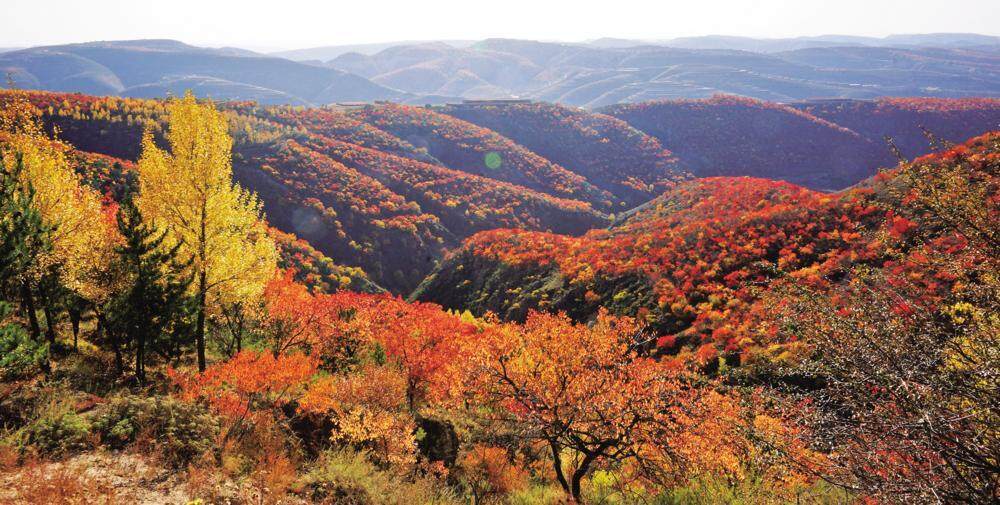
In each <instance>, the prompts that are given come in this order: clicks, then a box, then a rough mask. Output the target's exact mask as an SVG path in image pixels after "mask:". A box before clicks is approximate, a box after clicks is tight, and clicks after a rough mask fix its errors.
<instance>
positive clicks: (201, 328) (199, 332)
mask: <svg viewBox="0 0 1000 505" xmlns="http://www.w3.org/2000/svg"><path fill="white" fill-rule="evenodd" d="M206 288H207V286H206V279H205V271H204V270H202V271H201V273H199V274H198V326H197V328H196V329H195V340H196V345H197V347H198V371H199V372H204V371H205V367H206V363H205V290H206Z"/></svg>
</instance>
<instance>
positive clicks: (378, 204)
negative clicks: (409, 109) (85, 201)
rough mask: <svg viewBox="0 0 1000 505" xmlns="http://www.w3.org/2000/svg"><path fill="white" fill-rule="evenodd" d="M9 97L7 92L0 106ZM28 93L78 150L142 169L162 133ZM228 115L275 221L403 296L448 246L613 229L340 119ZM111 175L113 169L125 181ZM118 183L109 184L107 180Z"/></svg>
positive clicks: (246, 176)
mask: <svg viewBox="0 0 1000 505" xmlns="http://www.w3.org/2000/svg"><path fill="white" fill-rule="evenodd" d="M8 95H9V93H4V94H0V102H2V101H3V100H4V99H5V97H6V96H8ZM27 96H28V97H29V98H30V99H31V101H32V102H33V103H34V104H35V105H36V106H37V107H38V108H39V109H40V110H41V111H42V118H43V121H44V123H45V125H46V126H47V127H48V128H49V129H50V130H58V131H59V135H60V138H62V139H64V140H66V141H67V142H69V143H71V144H73V145H74V146H76V147H77V148H78V149H80V150H81V151H85V152H88V153H100V154H103V155H107V156H113V157H115V158H120V159H121V160H130V161H134V160H135V159H137V157H138V154H139V142H140V140H141V134H142V131H143V129H144V128H147V127H148V128H151V129H152V131H153V132H154V133H155V134H156V135H157V136H158V137H160V136H162V133H161V132H162V128H163V115H164V111H165V108H164V103H163V102H162V101H156V100H139V99H119V98H96V97H91V96H86V95H69V94H54V93H42V92H30V93H28V95H27ZM223 109H224V111H225V113H226V114H227V115H228V118H229V121H230V130H231V132H232V134H233V136H234V138H235V140H236V143H235V146H234V150H233V151H234V153H233V164H234V175H235V178H236V180H237V181H238V182H239V183H240V184H242V185H243V186H244V187H246V188H247V189H250V190H252V191H254V192H256V193H257V194H258V195H259V196H260V197H261V199H262V201H263V203H264V211H265V213H266V214H267V217H268V220H269V221H270V224H271V225H272V226H274V227H276V228H278V229H280V230H282V231H284V232H287V233H293V234H295V235H296V236H298V237H299V238H301V239H304V240H306V241H307V242H308V243H309V244H310V245H311V246H312V247H315V248H316V250H317V251H320V252H321V253H322V254H324V255H326V256H328V257H329V258H330V259H331V260H332V261H333V262H334V263H335V264H337V265H343V266H345V267H359V268H361V269H362V270H363V272H364V273H365V274H367V275H368V276H370V279H371V280H372V281H373V282H374V283H375V284H377V285H379V286H383V287H385V288H387V289H390V290H392V291H394V292H398V293H407V292H409V291H410V290H411V289H412V288H413V287H414V286H416V285H417V284H418V283H419V282H420V281H421V280H422V279H423V278H424V276H425V275H426V274H427V273H428V272H430V271H431V270H432V269H433V267H434V266H435V264H436V262H437V260H439V259H440V258H441V257H442V256H443V254H444V251H445V249H446V248H449V247H454V246H457V245H458V244H459V243H460V242H461V240H462V239H464V238H465V237H467V236H469V235H471V234H473V233H476V232H479V231H484V230H489V229H493V228H498V227H517V228H524V229H533V230H551V231H556V232H559V233H570V234H579V233H583V232H585V231H586V230H588V229H590V228H593V227H598V226H603V225H604V224H606V222H607V221H606V218H605V217H604V216H602V215H601V214H599V213H598V212H596V211H594V210H593V208H592V207H591V205H590V204H589V203H588V202H585V201H580V200H574V199H566V198H557V197H553V196H551V195H549V194H546V193H542V192H538V191H534V190H531V189H528V188H526V187H523V186H518V185H516V184H512V183H509V182H506V181H504V180H502V179H499V178H497V177H489V176H488V175H496V174H487V175H473V174H471V173H468V172H465V171H460V170H455V169H452V168H448V167H446V166H443V164H442V162H439V161H437V159H435V158H434V157H432V156H430V155H429V154H427V153H426V152H425V151H423V150H420V149H418V148H416V147H414V146H413V145H412V144H411V143H409V142H407V141H405V140H402V139H401V138H399V137H396V136H394V135H392V134H390V133H387V132H386V131H383V130H380V129H378V128H375V127H374V126H371V125H369V124H366V123H363V122H361V121H359V120H357V119H354V118H352V117H350V116H347V115H344V114H342V113H340V112H337V111H336V110H331V109H292V108H286V107H275V108H268V107H261V106H257V105H253V104H248V103H238V102H237V103H229V104H225V105H224V106H223ZM439 116H440V117H441V118H444V119H445V120H451V118H450V117H449V116H444V115H439ZM451 121H457V120H451ZM469 126H471V125H469ZM473 128H474V129H476V131H477V132H482V134H483V135H485V136H486V138H488V139H491V140H492V139H502V137H500V136H499V135H497V134H495V133H492V132H489V131H487V130H483V129H481V128H478V127H473ZM482 145H491V144H488V143H485V142H484V143H483V144H482ZM497 147H498V149H507V150H508V151H501V152H505V153H506V152H510V153H513V154H511V156H512V157H513V158H514V159H519V160H527V161H529V162H531V163H535V164H536V165H537V166H539V167H543V168H554V167H555V165H553V164H552V163H551V162H548V161H547V160H544V159H543V158H541V157H539V156H538V155H535V154H533V153H529V152H528V151H527V150H525V149H524V148H523V147H520V146H517V145H516V144H514V143H513V142H511V141H509V140H506V139H503V144H502V145H498V146H497ZM475 148H477V149H478V148H482V146H481V145H479V144H477V145H476V146H475ZM519 155H520V156H522V157H521V158H517V156H519ZM449 159H450V158H449ZM421 160H425V161H421ZM123 163H128V161H123ZM112 168H113V167H108V168H107V169H106V170H105V172H108V173H116V172H114V171H113V170H112ZM501 171H502V170H501ZM563 173H564V174H566V175H567V176H568V177H573V178H575V179H576V180H579V179H580V178H579V176H575V174H571V173H569V172H563ZM109 177H110V176H108V175H105V176H103V178H104V179H105V180H106V181H105V182H106V183H110V182H111V181H110V180H108V179H109ZM324 282H326V281H324ZM327 284H329V282H327ZM351 284H352V285H358V286H364V285H365V283H364V282H360V283H354V282H352V283H351Z"/></svg>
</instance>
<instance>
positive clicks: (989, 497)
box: [774, 135, 1000, 503]
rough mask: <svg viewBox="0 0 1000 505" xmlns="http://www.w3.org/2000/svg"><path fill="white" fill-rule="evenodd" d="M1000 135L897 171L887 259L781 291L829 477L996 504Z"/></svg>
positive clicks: (874, 491)
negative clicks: (800, 344) (824, 286)
mask: <svg viewBox="0 0 1000 505" xmlns="http://www.w3.org/2000/svg"><path fill="white" fill-rule="evenodd" d="M998 149H1000V136H997V135H988V136H986V137H983V138H980V139H978V140H977V141H975V142H974V143H973V144H971V145H966V146H958V147H956V148H955V149H953V150H951V151H949V152H947V153H943V154H941V155H935V156H932V157H930V158H927V159H922V160H917V161H916V162H914V163H913V164H910V165H904V166H902V167H900V168H899V169H898V170H897V171H895V172H894V173H891V174H887V176H886V179H887V183H888V184H890V185H891V186H890V187H891V188H892V190H891V191H890V192H889V196H890V198H889V202H888V205H889V206H890V210H892V211H893V212H891V213H889V214H888V216H887V219H886V222H885V223H884V228H883V230H882V231H881V233H880V236H879V240H880V241H881V242H882V243H884V245H885V248H886V255H887V261H886V263H885V264H884V266H883V267H882V268H872V267H870V266H859V267H856V268H854V269H852V270H851V271H849V272H848V273H847V276H846V279H845V280H844V281H842V282H840V283H838V284H837V285H835V286H834V287H833V288H832V289H830V290H816V289H808V288H805V287H802V286H790V287H789V288H788V289H785V290H783V291H782V292H781V293H778V294H777V296H778V297H779V300H780V301H778V302H776V303H775V304H774V308H775V310H774V313H776V314H782V316H781V317H779V318H778V324H779V326H780V328H781V332H780V335H782V336H784V337H788V336H789V335H794V336H795V338H802V339H804V340H805V341H806V342H808V343H809V344H810V345H811V346H812V348H813V349H814V350H815V352H814V353H813V356H812V357H811V359H810V360H808V361H807V362H806V363H804V364H803V365H802V367H801V369H800V370H797V372H799V373H801V374H806V375H808V376H812V377H815V378H816V379H817V382H818V383H820V384H822V385H823V387H822V388H820V389H818V390H816V391H813V392H811V393H810V394H809V396H810V400H811V402H812V404H813V406H814V409H812V410H811V412H812V416H810V417H808V419H810V420H811V421H812V422H814V423H816V425H817V426H819V427H821V428H822V430H821V431H819V432H818V433H819V435H821V437H819V438H818V442H819V443H821V444H824V445H825V446H826V447H827V448H828V449H829V450H831V451H833V453H834V454H835V456H836V457H835V458H832V459H831V463H832V464H831V466H830V467H829V468H827V469H825V470H826V476H827V478H829V479H831V480H834V481H835V482H837V483H839V484H841V485H842V486H845V487H847V488H849V489H852V490H854V491H855V492H857V493H860V494H863V495H868V496H871V497H874V498H877V499H882V500H885V501H888V502H914V503H915V502H926V503H931V502H945V503H991V502H995V501H996V497H997V496H998V493H1000V479H998V478H997V476H998V475H1000V431H998V430H997V426H998V425H1000V423H998V421H1000V394H998V391H1000V380H998V378H1000V365H998V364H1000V316H998V313H997V307H1000V265H998V263H997V258H998V257H1000V248H998V242H997V235H996V223H997V222H998V219H1000V207H998V202H1000V200H998V199H997V189H998V188H1000V184H998V182H1000V181H998V179H997V177H998V174H1000V163H998V159H997V158H996V155H995V153H996V152H997V150H998Z"/></svg>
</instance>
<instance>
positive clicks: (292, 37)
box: [0, 0, 1000, 50]
mask: <svg viewBox="0 0 1000 505" xmlns="http://www.w3.org/2000/svg"><path fill="white" fill-rule="evenodd" d="M998 17H1000V0H948V1H946V2H942V1H940V0H726V1H723V0H687V1H678V0H599V1H595V0H570V1H564V0H348V1H344V0H312V1H309V0H267V1H265V0H239V1H233V0H169V1H164V0H158V1H155V2H151V1H147V0H0V20H2V21H0V22H2V23H3V30H0V47H26V46H34V45H46V44H62V43H70V42H86V41H92V40H122V39H140V38H169V39H177V40H181V41H184V42H187V43H189V44H195V45H202V46H212V47H218V46H236V47H245V48H249V49H255V50H279V49H298V48H305V47H316V46H326V45H346V44H363V43H374V42H391V41H400V40H470V39H483V38H489V37H508V38H520V39H533V40H560V41H567V42H575V41H584V40H592V39H595V38H600V37H618V38H630V39H642V40H662V39H669V38H674V37H683V36H695V35H709V34H722V35H739V36H751V37H793V36H803V35H825V34H843V35H867V36H885V35H889V34H893V33H932V32H973V33H981V34H987V35H1000V23H997V21H996V20H997V18H998Z"/></svg>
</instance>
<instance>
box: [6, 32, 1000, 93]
mask: <svg viewBox="0 0 1000 505" xmlns="http://www.w3.org/2000/svg"><path fill="white" fill-rule="evenodd" d="M303 54H309V56H308V57H307V58H306V59H307V60H308V61H292V60H289V59H285V58H282V57H274V56H268V55H264V54H260V53H254V52H251V51H246V50H242V49H234V48H220V49H212V48H203V47H195V46H190V45H187V44H184V43H181V42H178V41H172V40H129V41H109V42H89V43H83V44H67V45H60V46H47V47H33V48H28V49H20V50H15V51H8V52H4V53H0V73H3V74H6V75H9V76H10V78H11V79H12V80H13V81H14V82H15V83H16V85H17V87H19V88H28V89H42V90H48V91H64V92H81V93H88V94H96V95H118V96H128V97H135V98H157V97H159V98H162V97H164V96H165V95H166V94H168V93H172V94H173V95H175V96H179V95H181V94H183V92H184V91H185V90H187V89H190V90H192V91H194V93H195V94H196V95H198V96H201V97H212V98H214V99H216V100H255V101H257V102H259V103H262V104H291V105H326V104H331V103H335V102H352V101H353V102H356V101H368V102H370V101H374V100H391V101H394V102H399V103H409V104H427V103H433V104H441V103H447V102H454V101H459V100H460V99H471V100H481V99H525V98H528V99H532V100H540V101H546V102H554V103H561V104H566V105H572V106H581V107H587V108H599V107H603V106H608V105H614V104H618V103H632V102H642V101H648V100H662V99H679V98H708V97H711V96H713V95H715V94H732V95H740V96H749V97H753V98H757V99H761V100H770V101H778V102H785V103H788V102H793V101H799V100H805V99H810V98H816V97H831V98H854V99H874V98H878V97H883V96H925V97H946V98H963V97H972V96H986V97H1000V73H998V71H997V69H998V68H1000V38H996V37H984V36H958V37H956V36H946V35H944V34H938V35H927V36H916V37H894V38H888V39H884V40H875V39H860V38H856V37H855V38H842V39H837V38H830V39H822V40H821V39H818V38H817V39H813V40H805V39H785V40H756V41H754V40H750V39H738V38H733V37H730V38H715V39H712V38H700V39H699V38H692V39H677V40H673V41H669V42H666V43H659V44H655V43H644V42H641V41H607V40H605V41H595V42H594V43H591V44H560V43H548V42H535V41H527V40H504V39H488V40H483V41H479V42H476V43H474V44H472V45H468V46H465V47H454V46H452V45H449V44H446V43H441V42H435V43H422V44H403V45H397V46H393V47H387V48H385V49H383V50H381V51H379V52H377V53H375V54H370V55H365V54H360V53H357V52H343V51H336V50H333V51H322V50H316V51H303V52H299V53H288V54H279V55H278V56H288V57H292V58H296V57H300V56H301V55H303Z"/></svg>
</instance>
